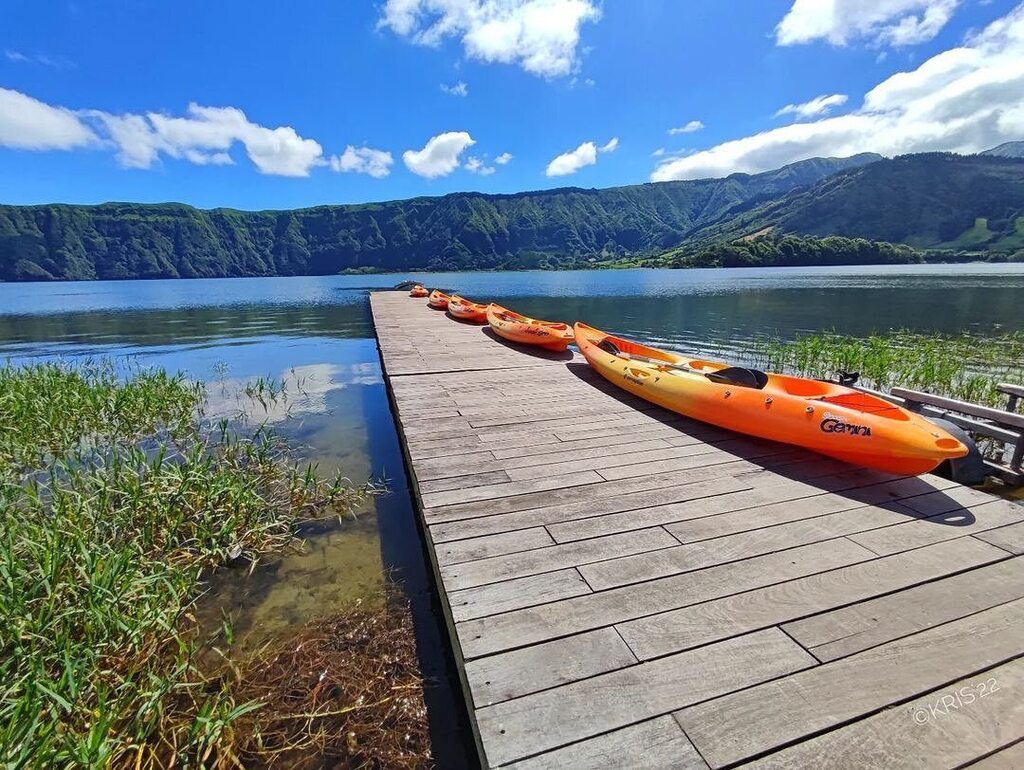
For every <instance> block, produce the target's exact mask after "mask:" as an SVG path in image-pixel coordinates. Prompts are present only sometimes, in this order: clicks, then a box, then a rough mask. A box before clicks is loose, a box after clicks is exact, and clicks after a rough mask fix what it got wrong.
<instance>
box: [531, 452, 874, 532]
mask: <svg viewBox="0 0 1024 770" xmlns="http://www.w3.org/2000/svg"><path fill="white" fill-rule="evenodd" d="M728 465H729V466H731V465H732V463H729V464H728ZM725 467H727V466H711V467H709V468H704V469H702V470H701V473H700V476H701V477H702V478H705V479H706V478H708V477H710V478H715V477H716V475H717V474H716V471H717V470H718V469H719V468H725ZM837 469H840V470H841V469H842V464H841V463H833V462H830V461H824V462H822V463H820V464H819V463H811V464H799V465H796V466H792V468H791V467H790V466H787V467H786V475H785V476H783V475H781V474H779V473H771V472H770V471H765V472H763V473H762V472H759V471H755V472H752V473H743V474H738V475H737V476H736V478H737V479H738V480H740V481H741V482H747V483H749V485H750V486H751V487H752V488H751V489H750V490H749V491H744V492H742V493H738V494H736V495H732V496H730V497H728V498H726V497H721V496H715V497H710V498H709V499H707V500H695V501H683V502H680V503H673V504H671V505H666V506H659V507H657V508H649V509H646V510H643V511H637V512H635V513H623V514H612V515H608V516H600V517H592V518H589V519H587V520H586V521H579V522H574V523H573V524H572V525H557V524H556V525H553V526H551V527H549V528H548V531H549V532H550V533H551V536H552V537H553V538H554V539H555V540H557V541H558V542H560V543H561V542H566V541H569V540H579V539H582V538H587V537H599V536H601V535H611V534H614V533H615V532H623V531H628V530H631V529H637V528H639V527H656V526H666V529H669V531H670V532H673V534H675V529H676V527H674V526H673V527H671V528H669V527H668V526H667V525H672V524H675V523H676V522H680V521H686V520H688V519H699V518H704V517H708V516H712V515H716V514H721V513H727V512H730V511H740V510H742V511H746V510H748V509H752V508H754V507H755V506H764V505H768V504H770V503H781V502H787V503H788V501H790V500H795V499H798V498H802V497H813V496H814V495H819V494H821V493H822V492H824V491H826V490H829V489H833V488H836V487H839V488H846V487H848V486H851V485H857V484H861V483H863V481H862V477H860V476H856V477H853V478H851V477H848V476H845V475H842V474H840V475H839V476H838V477H834V475H835V472H836V470H837ZM632 481H638V479H633V480H632ZM619 483H620V484H626V483H627V482H619ZM744 516H745V517H747V514H744Z"/></svg>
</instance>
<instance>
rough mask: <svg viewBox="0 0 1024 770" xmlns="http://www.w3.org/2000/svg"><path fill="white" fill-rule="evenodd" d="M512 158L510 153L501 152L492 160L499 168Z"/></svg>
mask: <svg viewBox="0 0 1024 770" xmlns="http://www.w3.org/2000/svg"><path fill="white" fill-rule="evenodd" d="M514 157H515V156H514V155H513V154H512V153H510V152H503V153H502V154H501V155H499V156H498V157H497V158H495V159H494V162H495V163H497V164H498V165H499V166H504V165H505V164H506V163H508V162H509V161H510V160H512V158H514Z"/></svg>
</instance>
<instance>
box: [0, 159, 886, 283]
mask: <svg viewBox="0 0 1024 770" xmlns="http://www.w3.org/2000/svg"><path fill="white" fill-rule="evenodd" d="M877 159H878V156H876V155H859V156H855V157H852V158H842V159H836V158H814V159H811V160H807V161H802V162H800V163H795V164H792V165H790V166H786V167H784V168H782V169H778V170H776V171H771V172H767V173H763V174H756V175H748V174H734V175H732V176H729V177H727V178H725V179H705V180H698V181H692V182H667V183H661V184H645V185H636V186H632V187H619V188H611V189H606V190H582V189H577V188H566V189H560V190H547V191H542V192H532V193H520V194H517V195H481V194H475V193H459V194H454V195H447V196H444V197H441V198H414V199H411V200H406V201H392V202H388V203H373V204H365V205H356V206H320V207H317V208H311V209H301V210H296V211H262V212H244V211H233V210H229V209H214V210H210V211H202V210H199V209H195V208H192V207H190V206H184V205H177V204H162V205H138V204H129V203H110V204H104V205H101V206H65V205H48V206H25V207H15V206H0V279H3V280H8V281H10V280H53V279H67V280H73V279H79V280H89V279H97V278H99V279H108V278H175V277H189V278H191V277H219V276H245V275H328V274H333V273H338V272H340V271H342V270H353V269H367V268H373V269H381V270H409V269H431V268H435V269H437V268H444V269H480V268H511V269H516V268H525V267H557V266H559V265H565V264H574V263H577V262H580V261H583V260H587V259H603V258H610V257H616V256H622V255H630V254H640V253H656V252H660V251H664V250H665V249H668V248H670V247H673V246H676V245H677V244H679V243H681V242H682V241H683V240H684V238H685V237H686V235H687V233H689V232H690V231H692V230H693V229H694V228H696V227H698V226H700V225H701V224H703V223H705V222H710V221H713V220H715V219H716V218H717V217H720V216H723V215H724V214H725V213H726V212H727V211H728V210H729V209H730V208H732V207H733V206H736V205H737V204H742V203H745V202H748V201H759V200H770V199H773V198H775V197H776V196H778V195H780V194H784V193H786V192H789V191H791V190H793V189H796V188H800V187H806V186H807V185H809V184H813V183H814V182H816V181H818V180H820V179H822V178H824V177H825V176H827V175H829V174H832V173H835V172H836V171H839V170H842V169H845V168H851V167H855V166H859V165H863V164H865V163H870V162H873V161H875V160H877Z"/></svg>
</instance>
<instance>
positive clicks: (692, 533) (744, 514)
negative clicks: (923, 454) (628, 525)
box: [668, 471, 955, 543]
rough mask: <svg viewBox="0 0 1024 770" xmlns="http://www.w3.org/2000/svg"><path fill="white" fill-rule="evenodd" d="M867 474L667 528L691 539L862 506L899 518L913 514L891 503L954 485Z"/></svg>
mask: <svg viewBox="0 0 1024 770" xmlns="http://www.w3.org/2000/svg"><path fill="white" fill-rule="evenodd" d="M871 477H872V474H871V472H863V473H862V472H861V471H850V472H848V473H847V474H843V475H839V476H836V477H828V478H825V479H822V480H820V481H818V482H816V486H818V487H819V492H821V494H817V495H802V496H801V497H800V499H799V500H796V499H793V500H783V501H775V502H772V503H770V504H768V505H760V506H759V507H757V508H756V509H755V508H753V507H751V508H747V509H744V510H741V511H735V512H726V513H723V514H721V515H716V516H706V517H701V518H697V519H688V520H686V521H682V522H679V523H678V524H672V525H670V526H669V527H668V529H669V531H670V532H671V533H672V534H673V535H675V536H676V537H677V538H678V539H679V540H681V541H682V542H684V543H692V542H696V541H698V540H708V539H711V538H716V537H724V536H726V535H732V534H737V533H740V532H749V531H751V530H757V529H761V528H764V527H774V526H777V525H780V524H787V523H789V522H793V521H800V520H802V519H808V518H813V517H816V516H825V515H828V514H831V513H838V512H840V511H847V510H852V509H855V508H861V507H863V506H874V507H880V508H884V509H885V510H894V511H895V512H898V513H899V514H900V520H901V521H906V520H907V517H908V516H912V515H914V514H913V513H911V512H910V511H908V510H907V509H905V508H894V507H893V505H892V503H895V502H897V501H900V500H904V499H906V498H909V497H913V496H915V495H921V494H926V493H928V492H931V491H934V490H936V489H948V488H949V487H952V486H955V485H954V483H953V482H952V481H948V480H946V479H941V478H939V477H933V478H932V479H923V478H917V477H912V478H904V479H896V480H894V481H892V480H890V481H883V482H881V483H877V482H876V483H872V482H871ZM876 478H877V477H876ZM862 482H864V485H863V486H861V485H860V484H861V483H862ZM833 490H834V491H833Z"/></svg>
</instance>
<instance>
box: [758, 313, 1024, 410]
mask: <svg viewBox="0 0 1024 770" xmlns="http://www.w3.org/2000/svg"><path fill="white" fill-rule="evenodd" d="M753 357H754V363H755V365H757V366H760V367H761V368H764V369H768V370H770V371H780V372H791V373H794V374H799V375H802V376H805V377H816V378H830V377H833V376H834V375H835V373H836V372H839V371H846V372H859V373H860V383H861V384H863V385H866V386H868V387H871V388H874V389H877V390H890V389H891V388H894V387H904V388H911V389H915V390H925V391H928V392H930V393H935V394H938V395H942V396H948V397H950V398H958V399H961V400H964V401H971V402H974V403H978V404H984V405H987V406H994V407H999V408H1003V407H1005V406H1006V396H1004V395H1002V394H1001V393H999V392H998V391H997V390H996V385H997V384H998V383H1000V382H1015V383H1024V334H1021V333H1015V334H1003V335H997V336H988V335H978V334H968V333H965V334H958V335H940V334H919V333H915V332H910V331H894V332H891V333H888V334H872V335H870V336H868V337H849V336H845V335H841V334H836V333H834V332H824V333H819V334H809V335H805V336H801V337H798V338H796V339H794V340H780V339H766V340H761V341H759V342H758V343H757V344H756V345H755V347H754V351H753Z"/></svg>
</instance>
